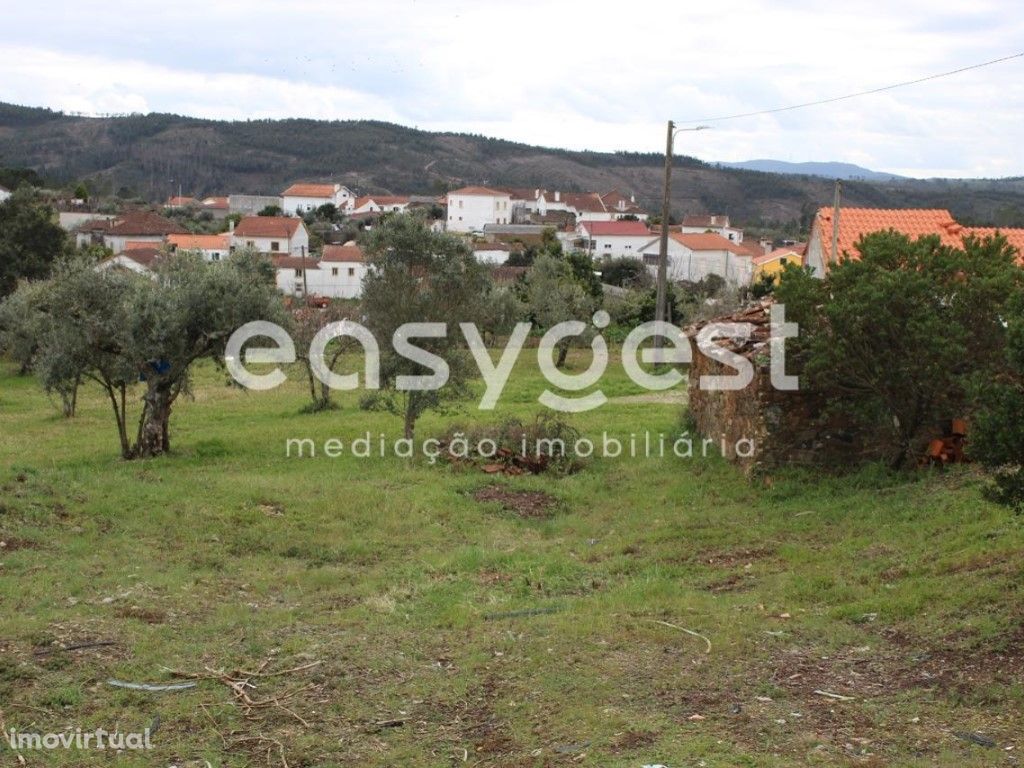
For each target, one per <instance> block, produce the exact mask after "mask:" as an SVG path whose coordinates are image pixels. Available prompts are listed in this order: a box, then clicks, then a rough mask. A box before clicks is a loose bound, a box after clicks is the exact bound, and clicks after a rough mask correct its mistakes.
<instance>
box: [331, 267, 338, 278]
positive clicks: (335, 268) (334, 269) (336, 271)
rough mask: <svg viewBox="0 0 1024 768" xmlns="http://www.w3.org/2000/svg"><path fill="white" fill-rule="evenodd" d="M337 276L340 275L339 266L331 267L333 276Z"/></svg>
mask: <svg viewBox="0 0 1024 768" xmlns="http://www.w3.org/2000/svg"><path fill="white" fill-rule="evenodd" d="M337 276H338V268H337V267H331V277H337Z"/></svg>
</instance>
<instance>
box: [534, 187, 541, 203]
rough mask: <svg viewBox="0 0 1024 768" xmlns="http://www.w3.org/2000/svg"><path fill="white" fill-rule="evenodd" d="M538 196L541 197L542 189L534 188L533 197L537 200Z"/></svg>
mask: <svg viewBox="0 0 1024 768" xmlns="http://www.w3.org/2000/svg"><path fill="white" fill-rule="evenodd" d="M538 197H540V190H539V189H535V190H533V199H534V200H536V199H537V198H538Z"/></svg>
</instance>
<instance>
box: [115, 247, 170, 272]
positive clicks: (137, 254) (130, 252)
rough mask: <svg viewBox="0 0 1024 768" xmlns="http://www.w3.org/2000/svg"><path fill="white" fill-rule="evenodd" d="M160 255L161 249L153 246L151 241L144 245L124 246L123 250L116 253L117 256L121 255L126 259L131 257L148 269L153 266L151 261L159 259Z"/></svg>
mask: <svg viewBox="0 0 1024 768" xmlns="http://www.w3.org/2000/svg"><path fill="white" fill-rule="evenodd" d="M161 255H162V251H161V250H160V249H159V248H155V247H153V244H152V243H150V244H148V245H147V246H145V247H138V248H126V249H125V250H124V251H122V252H121V253H119V254H118V256H123V257H124V258H126V259H131V260H132V261H134V262H135V263H136V264H139V265H141V266H143V267H146V269H149V268H150V267H151V266H153V262H155V261H156V260H157V259H159V258H160V256H161Z"/></svg>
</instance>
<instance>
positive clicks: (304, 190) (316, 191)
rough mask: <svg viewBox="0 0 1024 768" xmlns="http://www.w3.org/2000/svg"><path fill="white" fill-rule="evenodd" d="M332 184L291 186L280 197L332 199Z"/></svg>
mask: <svg viewBox="0 0 1024 768" xmlns="http://www.w3.org/2000/svg"><path fill="white" fill-rule="evenodd" d="M334 192H335V190H334V185H333V184H303V183H299V184H292V185H291V186H290V187H288V189H286V190H285V191H284V192H282V193H281V196H282V197H325V198H330V197H334Z"/></svg>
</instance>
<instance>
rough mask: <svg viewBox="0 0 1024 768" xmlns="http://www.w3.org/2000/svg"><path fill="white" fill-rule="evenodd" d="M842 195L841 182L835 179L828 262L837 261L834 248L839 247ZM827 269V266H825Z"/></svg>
mask: <svg viewBox="0 0 1024 768" xmlns="http://www.w3.org/2000/svg"><path fill="white" fill-rule="evenodd" d="M842 196H843V182H842V181H840V180H839V179H836V190H835V194H834V195H833V196H832V251H831V252H830V253H829V255H828V261H829V263H830V264H831V263H834V262H838V261H839V254H838V253H836V249H837V248H838V247H839V204H840V202H841V198H842ZM825 271H826V272H827V271H828V267H826V268H825Z"/></svg>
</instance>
